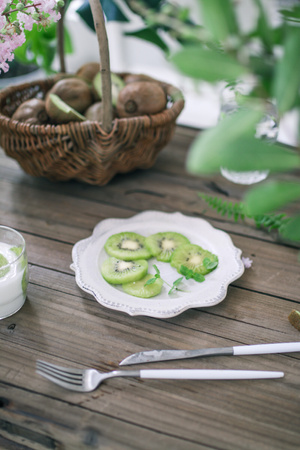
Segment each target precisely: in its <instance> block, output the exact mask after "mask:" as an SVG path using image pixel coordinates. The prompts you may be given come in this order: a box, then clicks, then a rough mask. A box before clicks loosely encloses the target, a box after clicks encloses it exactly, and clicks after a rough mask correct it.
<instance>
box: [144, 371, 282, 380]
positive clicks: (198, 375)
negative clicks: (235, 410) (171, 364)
mask: <svg viewBox="0 0 300 450" xmlns="http://www.w3.org/2000/svg"><path fill="white" fill-rule="evenodd" d="M283 376H284V372H272V371H263V370H205V369H199V370H198V369H158V370H140V378H157V379H170V380H171V379H173V380H250V379H262V378H282V377H283Z"/></svg>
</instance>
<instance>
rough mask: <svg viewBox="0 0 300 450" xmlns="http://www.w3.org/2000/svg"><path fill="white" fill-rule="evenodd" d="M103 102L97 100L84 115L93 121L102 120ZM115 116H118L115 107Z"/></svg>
mask: <svg viewBox="0 0 300 450" xmlns="http://www.w3.org/2000/svg"><path fill="white" fill-rule="evenodd" d="M102 111H103V103H102V102H100V101H99V102H95V103H93V104H92V105H91V106H89V107H88V109H87V110H86V111H85V113H84V116H85V117H86V118H87V120H90V121H91V122H102ZM113 117H116V111H115V108H113Z"/></svg>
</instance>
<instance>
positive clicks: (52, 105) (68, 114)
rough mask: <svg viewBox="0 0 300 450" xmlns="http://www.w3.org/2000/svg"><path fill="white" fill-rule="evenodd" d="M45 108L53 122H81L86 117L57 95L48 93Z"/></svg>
mask: <svg viewBox="0 0 300 450" xmlns="http://www.w3.org/2000/svg"><path fill="white" fill-rule="evenodd" d="M46 109H47V112H48V115H49V117H51V119H52V120H53V122H54V123H68V122H83V121H84V120H86V118H85V117H84V116H83V115H82V114H80V113H79V112H78V111H76V110H75V109H74V108H72V107H71V106H69V105H68V104H67V103H65V102H64V101H63V100H62V99H61V98H60V97H58V95H56V94H49V95H48V96H47V99H46Z"/></svg>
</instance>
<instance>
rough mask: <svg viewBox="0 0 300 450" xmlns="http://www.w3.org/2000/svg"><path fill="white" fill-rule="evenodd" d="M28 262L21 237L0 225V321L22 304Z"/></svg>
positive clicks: (12, 230) (14, 231)
mask: <svg viewBox="0 0 300 450" xmlns="http://www.w3.org/2000/svg"><path fill="white" fill-rule="evenodd" d="M27 284H28V262H27V253H26V244H25V240H24V238H23V236H22V235H21V234H20V233H19V232H18V231H16V230H14V229H13V228H9V227H6V226H2V225H0V319H4V318H5V317H8V316H11V315H12V314H14V313H16V312H17V311H18V310H19V309H20V308H21V307H22V306H23V304H24V302H25V299H26V293H27Z"/></svg>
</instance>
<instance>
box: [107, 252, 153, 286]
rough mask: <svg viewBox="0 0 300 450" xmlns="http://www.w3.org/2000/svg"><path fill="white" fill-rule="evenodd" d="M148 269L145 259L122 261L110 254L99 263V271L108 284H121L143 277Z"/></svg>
mask: <svg viewBox="0 0 300 450" xmlns="http://www.w3.org/2000/svg"><path fill="white" fill-rule="evenodd" d="M147 271H148V263H147V261H146V260H143V259H141V260H136V261H124V260H122V259H119V258H115V257H114V256H111V257H110V258H108V259H106V260H105V261H104V262H103V264H102V265H101V268H100V272H101V274H102V276H103V278H104V279H105V280H106V281H107V282H108V283H110V284H123V283H130V282H132V281H137V280H140V279H141V278H143V277H144V276H145V275H146V273H147Z"/></svg>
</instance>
